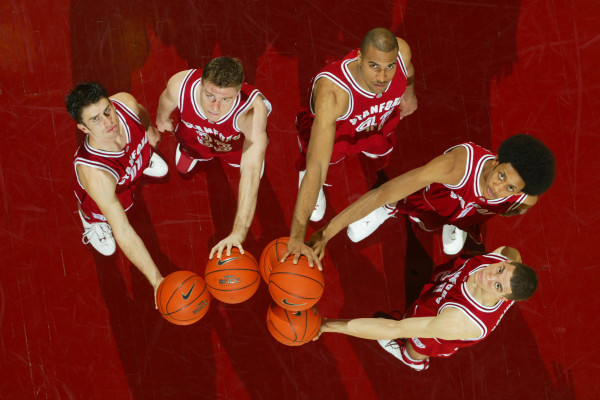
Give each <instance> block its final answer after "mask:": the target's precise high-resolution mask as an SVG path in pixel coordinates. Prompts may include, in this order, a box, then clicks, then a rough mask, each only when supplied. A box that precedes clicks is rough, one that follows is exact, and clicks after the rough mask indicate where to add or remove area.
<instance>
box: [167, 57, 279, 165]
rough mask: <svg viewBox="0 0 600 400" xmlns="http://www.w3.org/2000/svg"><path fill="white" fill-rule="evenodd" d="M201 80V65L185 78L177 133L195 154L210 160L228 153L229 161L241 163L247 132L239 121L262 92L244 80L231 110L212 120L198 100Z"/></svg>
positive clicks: (268, 105)
mask: <svg viewBox="0 0 600 400" xmlns="http://www.w3.org/2000/svg"><path fill="white" fill-rule="evenodd" d="M201 82H202V70H199V69H192V70H190V71H189V73H188V74H187V75H186V77H185V79H184V80H183V84H182V85H181V89H180V91H179V100H178V108H179V114H180V120H179V123H178V124H177V127H176V128H175V137H176V138H177V141H178V142H179V143H180V144H181V146H182V147H183V148H184V149H185V151H186V152H187V153H188V154H189V155H190V156H192V157H193V158H198V159H201V160H206V159H211V158H212V157H215V156H216V157H225V158H226V159H227V162H228V163H230V164H237V165H239V163H240V161H241V158H242V147H243V144H244V135H243V133H242V132H241V131H240V128H239V127H238V125H237V123H238V118H239V117H240V115H241V114H243V113H244V112H246V111H247V110H248V109H249V108H250V107H251V106H252V102H253V101H254V100H255V99H256V97H257V96H259V95H262V93H260V91H259V90H258V89H256V88H255V87H253V86H250V85H248V84H247V83H245V82H244V83H243V84H242V88H241V90H240V92H239V93H238V95H237V97H236V98H235V99H234V100H233V106H232V107H231V110H229V112H228V113H227V114H225V115H223V116H222V117H221V118H219V120H218V121H215V122H210V121H209V120H208V118H206V116H205V115H204V113H203V111H202V110H201V108H200V103H199V102H198V101H197V96H198V95H199V92H200V83H201ZM263 99H264V96H263ZM265 105H266V106H267V109H268V110H269V111H271V105H270V103H269V102H268V101H265Z"/></svg>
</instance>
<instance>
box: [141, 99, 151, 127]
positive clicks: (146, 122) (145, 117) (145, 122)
mask: <svg viewBox="0 0 600 400" xmlns="http://www.w3.org/2000/svg"><path fill="white" fill-rule="evenodd" d="M138 108H139V115H138V116H139V117H140V122H141V123H142V126H143V127H144V130H145V131H146V132H147V131H148V130H149V129H151V128H152V121H150V114H148V110H146V107H144V106H143V105H141V104H140V103H138Z"/></svg>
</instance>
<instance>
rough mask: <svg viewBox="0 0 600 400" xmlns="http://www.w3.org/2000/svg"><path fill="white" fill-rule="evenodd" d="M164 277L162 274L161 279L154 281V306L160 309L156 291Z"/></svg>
mask: <svg viewBox="0 0 600 400" xmlns="http://www.w3.org/2000/svg"><path fill="white" fill-rule="evenodd" d="M163 279H164V278H163V277H162V276H161V277H160V278H159V279H157V280H156V282H154V308H155V309H157V310H158V304H157V302H156V291H157V290H158V287H159V286H160V283H161V282H162V281H163Z"/></svg>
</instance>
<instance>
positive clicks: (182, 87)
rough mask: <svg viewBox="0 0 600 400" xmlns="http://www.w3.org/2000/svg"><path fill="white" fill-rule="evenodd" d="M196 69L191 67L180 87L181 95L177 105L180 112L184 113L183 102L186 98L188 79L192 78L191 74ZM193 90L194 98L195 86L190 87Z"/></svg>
mask: <svg viewBox="0 0 600 400" xmlns="http://www.w3.org/2000/svg"><path fill="white" fill-rule="evenodd" d="M194 71H196V70H195V69H190V70H189V71H188V73H187V75H186V76H185V78H183V82H182V83H181V87H180V88H179V96H178V99H177V107H178V108H179V112H180V113H183V104H184V101H183V100H184V99H185V88H186V86H187V83H188V81H189V80H190V76H191V75H192V74H193V73H194ZM190 90H191V96H192V98H193V97H194V88H193V86H192V87H191V88H190Z"/></svg>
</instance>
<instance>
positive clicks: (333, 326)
mask: <svg viewBox="0 0 600 400" xmlns="http://www.w3.org/2000/svg"><path fill="white" fill-rule="evenodd" d="M320 332H321V333H325V332H332V333H343V334H345V335H349V336H354V337H359V338H363V339H373V340H385V339H390V340H391V339H399V338H438V339H444V340H458V339H470V338H476V337H478V336H479V335H480V334H481V330H480V328H478V327H477V325H475V323H473V322H472V321H470V320H469V319H468V318H467V317H466V316H465V315H464V313H462V312H461V311H459V310H458V309H455V308H446V309H444V310H443V311H442V312H441V313H440V314H439V315H438V316H435V317H414V318H406V319H403V320H400V321H395V320H390V319H383V318H357V319H350V320H347V319H325V320H324V322H323V323H322V325H321V330H320Z"/></svg>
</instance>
